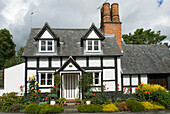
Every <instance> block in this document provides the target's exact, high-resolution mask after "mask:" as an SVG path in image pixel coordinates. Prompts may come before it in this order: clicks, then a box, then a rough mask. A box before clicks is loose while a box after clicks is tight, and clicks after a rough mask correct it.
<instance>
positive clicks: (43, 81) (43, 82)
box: [41, 73, 46, 85]
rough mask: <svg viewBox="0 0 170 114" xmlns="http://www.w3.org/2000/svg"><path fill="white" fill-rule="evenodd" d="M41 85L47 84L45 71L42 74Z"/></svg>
mask: <svg viewBox="0 0 170 114" xmlns="http://www.w3.org/2000/svg"><path fill="white" fill-rule="evenodd" d="M41 85H46V84H45V73H42V74H41Z"/></svg>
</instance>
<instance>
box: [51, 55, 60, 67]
mask: <svg viewBox="0 0 170 114" xmlns="http://www.w3.org/2000/svg"><path fill="white" fill-rule="evenodd" d="M51 61H52V63H51V66H52V67H60V58H57V57H55V58H54V57H53V58H52V60H51Z"/></svg>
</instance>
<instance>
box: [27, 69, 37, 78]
mask: <svg viewBox="0 0 170 114" xmlns="http://www.w3.org/2000/svg"><path fill="white" fill-rule="evenodd" d="M34 75H36V70H27V78H29V76H34Z"/></svg>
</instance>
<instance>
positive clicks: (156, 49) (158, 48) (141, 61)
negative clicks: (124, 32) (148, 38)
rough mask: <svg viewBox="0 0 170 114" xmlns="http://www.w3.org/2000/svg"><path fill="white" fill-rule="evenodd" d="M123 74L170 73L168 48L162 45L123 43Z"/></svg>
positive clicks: (169, 52) (169, 51)
mask: <svg viewBox="0 0 170 114" xmlns="http://www.w3.org/2000/svg"><path fill="white" fill-rule="evenodd" d="M121 58H122V61H121V65H122V71H123V74H156V73H170V50H168V48H167V47H166V46H164V45H127V44H126V45H124V46H123V56H122V57H121Z"/></svg>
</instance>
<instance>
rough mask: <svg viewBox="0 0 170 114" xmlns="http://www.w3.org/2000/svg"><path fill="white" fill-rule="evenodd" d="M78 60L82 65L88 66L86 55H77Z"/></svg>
mask: <svg viewBox="0 0 170 114" xmlns="http://www.w3.org/2000/svg"><path fill="white" fill-rule="evenodd" d="M76 62H77V63H78V64H79V65H80V66H81V67H86V63H87V62H86V57H76Z"/></svg>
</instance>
